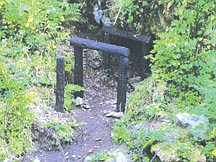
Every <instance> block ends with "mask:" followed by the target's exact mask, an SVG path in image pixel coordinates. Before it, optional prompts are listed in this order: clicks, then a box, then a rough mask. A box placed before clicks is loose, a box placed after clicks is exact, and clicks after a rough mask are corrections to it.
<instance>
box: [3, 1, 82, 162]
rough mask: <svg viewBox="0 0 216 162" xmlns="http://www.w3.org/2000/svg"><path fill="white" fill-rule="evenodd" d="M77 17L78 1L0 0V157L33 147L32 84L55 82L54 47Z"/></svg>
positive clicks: (68, 32)
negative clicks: (70, 2)
mask: <svg viewBox="0 0 216 162" xmlns="http://www.w3.org/2000/svg"><path fill="white" fill-rule="evenodd" d="M78 17H79V9H78V5H77V4H69V3H68V2H67V1H66V0H46V1H44V0H37V1H35V0H28V1H26V0H15V1H14V0H1V2H0V39H1V42H0V60H1V63H0V161H3V160H5V159H7V160H15V159H17V158H18V157H19V156H20V155H22V154H23V153H25V152H26V151H28V149H29V148H31V147H32V133H31V127H32V123H33V122H34V121H35V120H36V119H35V115H34V114H33V113H32V111H30V109H29V104H30V103H32V102H33V101H32V100H33V99H34V98H35V97H37V92H35V91H34V90H32V87H34V86H40V85H48V86H53V83H54V76H55V58H56V52H57V50H56V47H57V45H59V44H60V43H61V42H62V41H64V40H65V39H68V36H69V34H70V31H69V30H68V29H67V28H65V27H64V26H66V25H67V24H69V23H70V22H73V21H77V20H78ZM70 30H72V29H70ZM40 89H41V88H40ZM46 91H47V90H46Z"/></svg>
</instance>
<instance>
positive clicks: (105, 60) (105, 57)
mask: <svg viewBox="0 0 216 162" xmlns="http://www.w3.org/2000/svg"><path fill="white" fill-rule="evenodd" d="M104 42H105V43H110V39H109V33H104ZM110 61H111V60H110V54H109V53H107V52H104V53H103V68H104V70H105V72H107V74H108V75H110V63H111V62H110Z"/></svg>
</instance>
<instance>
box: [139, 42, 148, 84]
mask: <svg viewBox="0 0 216 162" xmlns="http://www.w3.org/2000/svg"><path fill="white" fill-rule="evenodd" d="M141 48H142V49H141V53H140V56H141V58H140V60H141V63H140V66H139V69H140V70H139V73H140V76H141V80H143V79H144V78H145V77H146V76H147V71H148V70H147V68H149V63H148V60H147V59H146V58H144V57H145V56H147V55H148V49H147V44H146V43H144V42H143V43H142V47H141Z"/></svg>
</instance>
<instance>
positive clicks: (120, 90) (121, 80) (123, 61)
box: [117, 56, 128, 112]
mask: <svg viewBox="0 0 216 162" xmlns="http://www.w3.org/2000/svg"><path fill="white" fill-rule="evenodd" d="M127 64H128V58H126V57H123V56H120V65H119V72H118V85H117V111H118V112H124V111H125V104H126V94H127Z"/></svg>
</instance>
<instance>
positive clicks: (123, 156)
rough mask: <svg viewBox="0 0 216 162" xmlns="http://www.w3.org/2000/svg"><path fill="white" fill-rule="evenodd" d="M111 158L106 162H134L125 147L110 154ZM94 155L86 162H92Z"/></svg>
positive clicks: (88, 157) (85, 161)
mask: <svg viewBox="0 0 216 162" xmlns="http://www.w3.org/2000/svg"><path fill="white" fill-rule="evenodd" d="M108 154H109V155H110V157H109V158H108V159H106V160H105V162H132V160H131V158H130V156H129V154H128V149H127V148H126V147H124V146H120V147H119V148H116V149H114V150H111V151H109V152H108ZM93 157H94V155H90V156H87V157H86V158H85V160H84V162H90V161H91V159H92V158H93Z"/></svg>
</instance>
